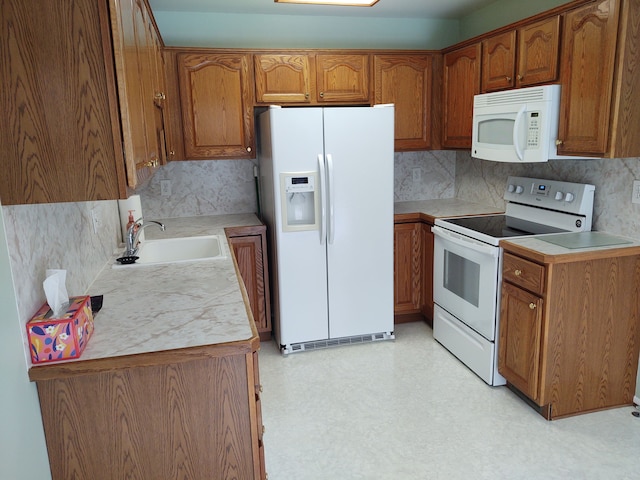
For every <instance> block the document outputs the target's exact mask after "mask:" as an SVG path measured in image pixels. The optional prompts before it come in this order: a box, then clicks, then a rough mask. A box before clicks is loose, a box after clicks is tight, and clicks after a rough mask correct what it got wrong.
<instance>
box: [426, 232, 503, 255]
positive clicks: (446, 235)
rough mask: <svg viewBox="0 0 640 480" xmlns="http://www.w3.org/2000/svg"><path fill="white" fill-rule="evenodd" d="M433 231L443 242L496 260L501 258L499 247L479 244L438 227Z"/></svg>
mask: <svg viewBox="0 0 640 480" xmlns="http://www.w3.org/2000/svg"><path fill="white" fill-rule="evenodd" d="M431 231H432V232H433V234H434V235H436V236H438V237H440V238H442V239H443V240H446V241H449V242H451V243H455V244H456V245H460V246H461V247H464V248H469V249H471V250H473V251H476V252H478V253H482V254H483V255H489V256H491V257H495V258H497V257H499V256H500V249H499V248H498V247H494V246H492V245H487V244H486V243H482V242H479V241H477V240H474V239H473V238H469V237H465V236H464V235H458V234H457V233H455V232H450V231H449V230H445V229H444V228H440V227H436V226H433V227H431Z"/></svg>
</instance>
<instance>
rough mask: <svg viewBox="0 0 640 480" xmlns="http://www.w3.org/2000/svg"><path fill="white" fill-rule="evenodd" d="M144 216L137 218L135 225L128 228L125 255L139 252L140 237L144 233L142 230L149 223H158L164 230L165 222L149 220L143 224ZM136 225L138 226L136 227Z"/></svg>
mask: <svg viewBox="0 0 640 480" xmlns="http://www.w3.org/2000/svg"><path fill="white" fill-rule="evenodd" d="M141 221H142V217H140V218H139V219H138V220H136V221H135V222H134V223H133V225H131V226H130V227H129V229H128V230H127V239H126V244H127V246H126V250H125V251H124V256H127V257H128V256H132V255H135V254H136V253H138V238H139V237H140V234H141V233H142V230H143V229H144V228H145V227H148V226H149V225H152V224H154V223H155V224H156V225H158V226H159V227H160V230H162V231H163V232H164V223H160V222H156V221H155V220H149V221H148V222H147V223H145V224H142V223H140V222H141ZM136 227H138V228H137V229H136Z"/></svg>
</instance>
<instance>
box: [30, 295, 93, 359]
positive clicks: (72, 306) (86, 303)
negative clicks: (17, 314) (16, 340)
mask: <svg viewBox="0 0 640 480" xmlns="http://www.w3.org/2000/svg"><path fill="white" fill-rule="evenodd" d="M52 315H53V312H52V311H51V309H50V308H49V305H48V304H47V303H45V304H44V305H43V306H42V307H41V308H40V310H38V311H37V312H36V314H35V315H34V316H33V318H32V319H31V320H29V321H28V322H27V335H28V337H29V351H30V352H31V361H32V363H41V362H57V361H60V360H68V359H72V358H78V357H80V354H81V353H82V352H83V350H84V349H85V347H86V346H87V342H88V341H89V338H90V337H91V334H92V333H93V314H92V313H91V300H90V297H88V296H84V297H70V298H69V308H68V309H67V311H66V313H65V314H64V315H62V316H61V317H60V318H52Z"/></svg>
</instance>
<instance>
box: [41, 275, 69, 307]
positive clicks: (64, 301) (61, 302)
mask: <svg viewBox="0 0 640 480" xmlns="http://www.w3.org/2000/svg"><path fill="white" fill-rule="evenodd" d="M46 275H47V278H46V279H45V280H44V282H42V286H43V287H44V294H45V296H46V297H47V303H48V304H49V308H50V309H51V310H52V311H53V317H54V318H56V317H61V316H62V315H64V313H65V312H66V311H67V308H69V294H68V293H67V285H66V282H67V271H66V270H54V269H50V270H47V272H46Z"/></svg>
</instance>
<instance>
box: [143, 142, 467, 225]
mask: <svg viewBox="0 0 640 480" xmlns="http://www.w3.org/2000/svg"><path fill="white" fill-rule="evenodd" d="M455 164H456V153H455V152H453V151H432V152H407V153H396V154H395V159H394V191H395V195H394V199H395V201H406V200H429V199H433V198H450V197H453V195H454V180H455V179H454V176H455ZM255 165H257V162H256V161H255V160H198V161H191V162H172V163H170V164H168V165H166V166H164V167H161V168H160V169H159V170H158V172H157V173H156V175H155V176H154V177H153V178H152V179H151V181H150V182H149V183H148V184H147V185H145V187H144V188H141V189H139V190H138V191H137V192H136V193H139V194H140V199H141V202H142V211H143V213H144V216H145V218H148V219H154V218H156V219H158V218H160V219H162V218H171V217H190V216H197V215H223V214H227V213H254V212H257V208H258V207H257V196H256V187H255V180H254V177H253V167H254V166H255ZM416 169H418V170H419V172H420V180H414V178H413V172H414V171H415V170H416ZM162 180H170V181H171V195H169V196H162V194H161V188H160V182H161V181H162Z"/></svg>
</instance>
